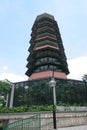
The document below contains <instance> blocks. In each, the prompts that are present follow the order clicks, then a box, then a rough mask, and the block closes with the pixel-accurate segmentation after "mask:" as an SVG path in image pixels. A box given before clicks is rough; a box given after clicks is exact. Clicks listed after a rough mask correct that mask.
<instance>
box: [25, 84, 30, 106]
mask: <svg viewBox="0 0 87 130" xmlns="http://www.w3.org/2000/svg"><path fill="white" fill-rule="evenodd" d="M25 89H26V90H27V107H29V86H25Z"/></svg>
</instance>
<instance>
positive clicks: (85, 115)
mask: <svg viewBox="0 0 87 130" xmlns="http://www.w3.org/2000/svg"><path fill="white" fill-rule="evenodd" d="M38 113H39V114H41V128H42V130H46V129H48V130H52V129H53V123H52V122H53V119H52V117H53V115H52V112H49V111H47V112H37V113H33V112H32V113H30V112H26V113H7V114H6V113H5V114H0V120H2V121H3V120H5V121H6V120H9V122H14V121H16V120H18V119H24V118H28V117H30V116H32V115H35V114H38ZM56 116H57V128H65V127H71V126H81V125H87V111H86V112H57V114H56Z"/></svg>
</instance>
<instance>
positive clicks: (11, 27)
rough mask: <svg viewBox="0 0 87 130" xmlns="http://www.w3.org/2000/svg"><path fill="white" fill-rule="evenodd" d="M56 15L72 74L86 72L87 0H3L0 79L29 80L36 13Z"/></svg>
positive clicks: (77, 75)
mask: <svg viewBox="0 0 87 130" xmlns="http://www.w3.org/2000/svg"><path fill="white" fill-rule="evenodd" d="M45 12H46V13H49V14H51V15H54V17H55V20H56V21H57V23H58V26H59V29H60V33H61V37H62V40H63V45H64V48H65V53H66V56H67V62H68V65H69V71H70V74H69V75H68V78H72V79H79V80H80V79H82V76H83V75H84V74H87V0H0V79H5V78H7V79H8V80H10V81H12V82H16V81H22V80H27V79H28V77H27V76H25V72H26V71H27V68H26V64H27V61H26V59H27V57H28V48H29V40H30V34H31V28H32V26H33V23H34V21H35V19H36V16H37V15H39V14H42V13H45Z"/></svg>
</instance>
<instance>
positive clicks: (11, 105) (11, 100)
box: [5, 79, 14, 108]
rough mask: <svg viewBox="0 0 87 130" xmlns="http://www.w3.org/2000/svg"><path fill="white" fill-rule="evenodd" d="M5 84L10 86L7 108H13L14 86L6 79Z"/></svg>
mask: <svg viewBox="0 0 87 130" xmlns="http://www.w3.org/2000/svg"><path fill="white" fill-rule="evenodd" d="M5 80H6V82H7V83H9V84H10V85H11V95H10V104H9V107H10V108H12V107H13V100H14V84H13V83H12V82H10V81H9V80H8V79H5Z"/></svg>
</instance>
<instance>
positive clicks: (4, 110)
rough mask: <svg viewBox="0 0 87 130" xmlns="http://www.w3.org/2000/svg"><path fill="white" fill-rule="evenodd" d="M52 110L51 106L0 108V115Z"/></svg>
mask: <svg viewBox="0 0 87 130" xmlns="http://www.w3.org/2000/svg"><path fill="white" fill-rule="evenodd" d="M52 109H53V106H52V105H50V106H47V105H45V106H44V105H41V106H35V105H34V106H30V107H27V106H20V107H13V108H6V107H0V113H13V112H16V113H17V112H38V111H50V110H52Z"/></svg>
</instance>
